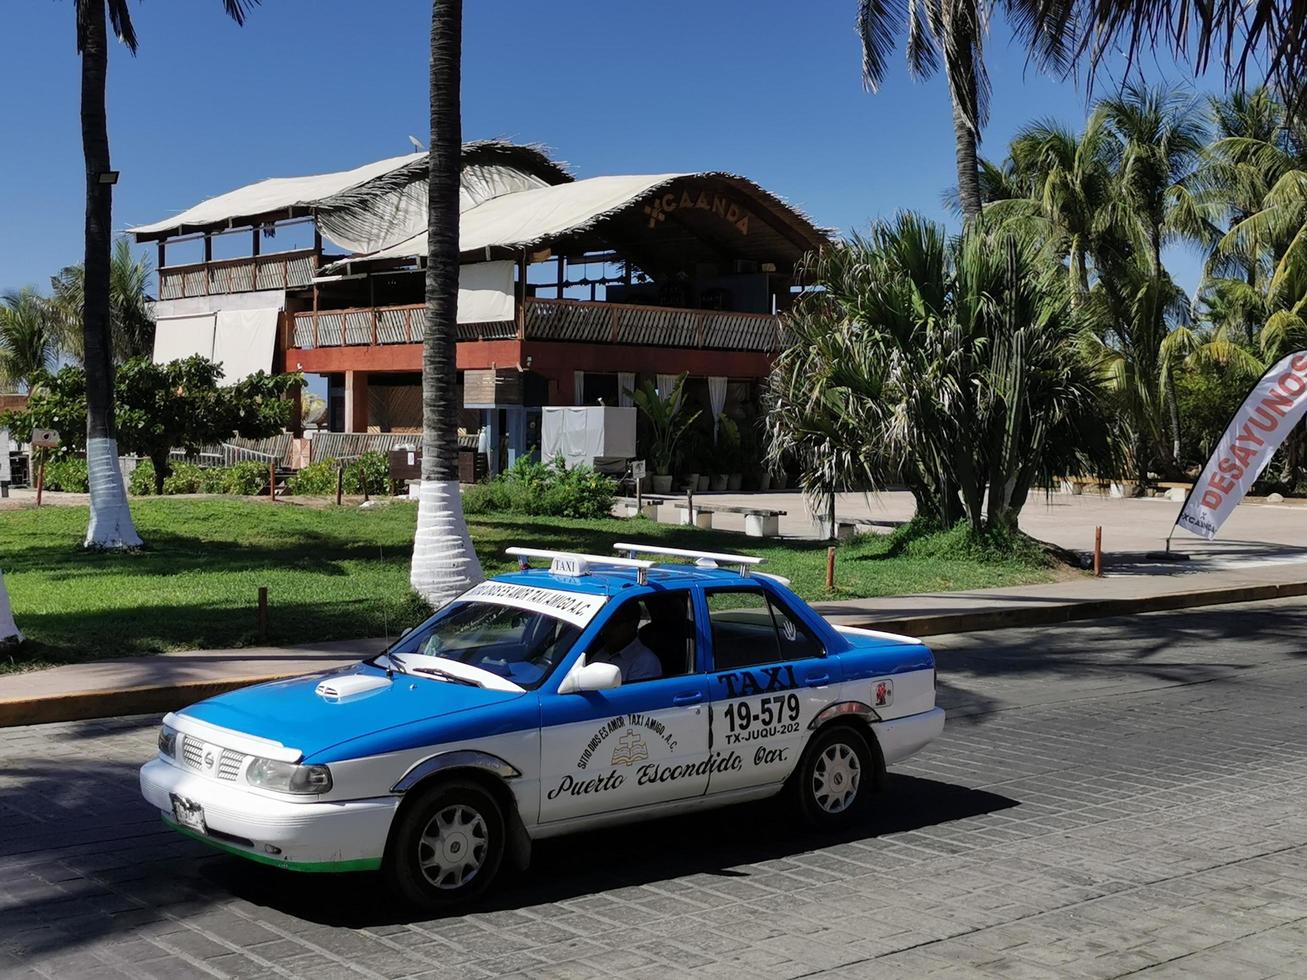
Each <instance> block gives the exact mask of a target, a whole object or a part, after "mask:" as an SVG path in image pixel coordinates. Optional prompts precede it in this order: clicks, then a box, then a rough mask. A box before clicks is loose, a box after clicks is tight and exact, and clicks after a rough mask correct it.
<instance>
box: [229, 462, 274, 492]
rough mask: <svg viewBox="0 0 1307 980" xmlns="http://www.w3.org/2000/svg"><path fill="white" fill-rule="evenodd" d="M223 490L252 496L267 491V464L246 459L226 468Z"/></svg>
mask: <svg viewBox="0 0 1307 980" xmlns="http://www.w3.org/2000/svg"><path fill="white" fill-rule="evenodd" d="M223 491H224V492H225V493H234V494H238V495H239V496H242V497H254V496H257V495H259V494H265V493H267V492H268V464H267V463H260V462H259V461H258V460H254V459H247V460H245V461H243V462H240V463H237V464H236V465H235V466H233V467H231V468H230V469H228V470H227V475H226V479H225V480H224V481H223Z"/></svg>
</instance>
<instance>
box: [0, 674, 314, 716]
mask: <svg viewBox="0 0 1307 980" xmlns="http://www.w3.org/2000/svg"><path fill="white" fill-rule="evenodd" d="M298 676H300V675H299V674H296V673H293V672H289V673H281V674H261V675H257V676H254V677H233V678H231V679H229V680H221V681H185V682H181V683H174V684H159V685H155V686H151V687H129V688H125V689H123V690H120V691H80V692H74V693H72V694H59V695H55V696H53V697H45V698H31V699H29V700H26V701H0V728H14V727H17V726H19V725H44V724H47V723H49V722H55V721H87V720H90V719H92V718H117V717H119V716H121V715H144V714H154V713H157V714H161V715H162V714H167V713H168V712H169V711H175V710H176V709H178V708H184V707H186V705H188V704H194V703H195V702H196V701H203V700H204V699H205V698H211V697H214V696H215V695H218V694H226V693H227V692H228V691H234V690H236V689H237V688H241V687H249V686H250V685H251V684H263V683H265V682H266V681H282V680H285V679H286V678H288V677H298Z"/></svg>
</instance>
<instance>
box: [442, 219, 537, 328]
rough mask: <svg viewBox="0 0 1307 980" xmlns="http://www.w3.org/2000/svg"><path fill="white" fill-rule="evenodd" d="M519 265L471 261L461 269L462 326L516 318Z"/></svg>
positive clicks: (460, 313)
mask: <svg viewBox="0 0 1307 980" xmlns="http://www.w3.org/2000/svg"><path fill="white" fill-rule="evenodd" d="M424 214H425V212H424ZM516 264H517V263H515V262H469V263H468V264H467V265H462V266H459V269H458V322H459V323H498V322H500V321H503V320H511V319H513V313H514V305H513V269H514V266H516Z"/></svg>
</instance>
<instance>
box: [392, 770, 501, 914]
mask: <svg viewBox="0 0 1307 980" xmlns="http://www.w3.org/2000/svg"><path fill="white" fill-rule="evenodd" d="M505 840H506V837H505V821H504V811H503V808H502V807H500V805H499V803H498V802H497V801H496V800H495V798H494V797H493V796H492V795H491V794H490V793H488V792H486V790H485V789H483V788H482V787H481V786H479V785H477V784H476V783H474V782H471V781H468V780H448V781H443V782H440V783H437V784H435V785H433V786H431V787H430V788H428V789H425V790H422V791H420V793H419V795H418V796H417V797H416V798H414V799H411V800H407V801H405V805H404V806H403V808H402V809H401V810H400V812H399V815H398V817H397V819H396V822H395V825H394V826H393V827H392V828H391V833H390V839H389V840H388V842H387V844H386V857H385V860H384V862H383V867H382V870H383V872H384V874H385V876H386V879H387V881H388V882H389V884H390V886H391V887H392V888H393V889H394V890H395V891H397V892H398V893H399V894H400V895H402V896H403V897H404V898H406V899H408V900H409V901H410V902H412V903H414V904H415V905H418V906H420V907H422V908H424V909H429V910H440V909H444V908H448V907H450V906H453V905H459V904H462V903H465V902H470V901H472V900H473V899H476V898H478V897H479V896H480V895H482V894H484V893H485V891H486V889H487V888H489V887H490V885H491V883H492V882H493V881H494V879H495V876H496V875H497V874H498V873H499V867H500V865H501V864H502V863H503V860H504V844H505Z"/></svg>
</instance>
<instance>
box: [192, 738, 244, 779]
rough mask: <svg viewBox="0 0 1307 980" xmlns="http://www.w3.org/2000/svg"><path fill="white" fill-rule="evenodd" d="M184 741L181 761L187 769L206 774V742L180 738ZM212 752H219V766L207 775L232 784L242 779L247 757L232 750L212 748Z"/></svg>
mask: <svg viewBox="0 0 1307 980" xmlns="http://www.w3.org/2000/svg"><path fill="white" fill-rule="evenodd" d="M178 737H179V738H180V739H181V741H182V753H181V761H182V765H184V766H185V767H186V768H187V769H192V770H194V771H195V772H205V769H204V751H205V749H204V742H202V741H200V740H199V739H198V738H191V737H190V736H189V735H181V736H178ZM210 751H217V752H219V753H220V754H219V756H218V765H217V766H216V767H215V768H214V769H213V771H211V772H209V773H207V774H208V775H210V776H216V777H217V778H218V779H223V780H226V781H228V782H231V781H233V780H235V779H237V778H239V777H240V774H241V769H243V768H244V766H245V756H244V755H243V754H242V753H240V752H234V751H232V750H231V749H216V748H212V747H211V748H210Z"/></svg>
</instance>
